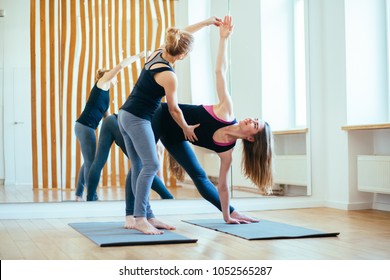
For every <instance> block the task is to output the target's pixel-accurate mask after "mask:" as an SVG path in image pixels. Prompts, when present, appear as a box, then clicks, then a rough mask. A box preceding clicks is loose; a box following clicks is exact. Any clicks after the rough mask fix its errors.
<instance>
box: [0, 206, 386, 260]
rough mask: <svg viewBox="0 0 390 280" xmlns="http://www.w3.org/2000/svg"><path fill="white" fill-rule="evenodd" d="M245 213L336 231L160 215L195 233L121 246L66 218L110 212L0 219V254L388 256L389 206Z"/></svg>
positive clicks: (58, 257)
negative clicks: (253, 237)
mask: <svg viewBox="0 0 390 280" xmlns="http://www.w3.org/2000/svg"><path fill="white" fill-rule="evenodd" d="M246 214H248V215H251V216H254V217H258V218H260V219H261V218H263V219H268V220H272V221H276V222H284V223H289V224H292V225H296V226H304V227H309V228H312V229H317V230H323V231H332V232H335V231H336V232H340V235H339V236H338V237H327V238H305V239H285V240H265V241H247V240H245V239H241V238H238V237H234V236H231V235H227V234H224V233H219V232H216V231H212V230H209V229H205V228H201V227H198V226H194V225H190V224H187V223H184V222H181V220H182V219H196V218H215V217H220V216H219V215H216V214H209V215H205V214H203V215H185V216H183V215H177V216H176V215H175V216H161V217H159V219H160V220H162V221H164V222H167V223H170V224H172V225H174V226H176V227H177V230H176V232H177V233H179V234H182V235H185V236H188V237H190V238H196V239H198V242H197V243H192V244H169V245H147V246H127V247H105V248H101V247H98V246H96V245H95V244H94V243H93V242H91V241H90V240H89V239H87V238H85V237H84V236H82V235H81V234H79V233H78V232H76V231H75V230H74V229H72V228H71V227H70V226H69V225H68V223H71V222H83V221H122V220H123V218H122V217H112V218H109V219H108V218H93V219H91V218H72V219H70V218H67V219H32V220H0V258H1V259H2V260H21V259H27V260H35V259H39V260H47V259H50V260H98V259H102V260H111V259H115V260H132V259H135V260H136V259H138V260H209V259H210V260H211V259H212V260H219V259H223V260H237V259H240V260H249V259H251V260H255V259H261V260H389V259H390V242H389V240H390V212H385V211H377V210H364V211H344V210H336V209H330V208H312V209H292V210H273V211H259V212H248V213H246Z"/></svg>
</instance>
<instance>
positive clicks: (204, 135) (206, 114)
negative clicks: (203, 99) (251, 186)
mask: <svg viewBox="0 0 390 280" xmlns="http://www.w3.org/2000/svg"><path fill="white" fill-rule="evenodd" d="M179 107H180V109H181V110H182V111H183V115H184V118H185V120H186V121H187V123H188V124H189V125H195V124H198V123H199V124H200V126H199V127H197V128H196V129H195V134H196V136H197V138H198V141H195V142H192V144H194V145H196V146H200V147H203V148H206V149H209V150H212V151H215V152H217V153H222V152H225V151H228V150H230V149H232V148H233V147H234V146H235V144H236V141H234V142H231V143H217V142H215V141H214V140H213V135H214V133H215V131H217V130H218V129H220V128H222V127H225V126H229V125H232V124H235V123H237V121H236V119H234V120H233V121H230V122H228V121H224V120H221V119H219V118H218V117H217V116H216V115H215V114H214V112H213V110H212V106H211V105H210V106H206V105H189V104H179ZM152 127H153V130H154V131H155V134H157V135H156V137H158V138H159V137H161V139H164V140H165V141H168V142H169V143H170V144H175V143H179V142H182V141H185V137H184V133H183V130H182V129H181V128H180V126H179V125H178V124H177V123H176V122H175V120H174V119H173V118H172V116H171V114H170V113H169V111H168V105H167V103H161V106H160V107H159V108H158V109H157V111H156V114H155V116H154V117H153V120H152Z"/></svg>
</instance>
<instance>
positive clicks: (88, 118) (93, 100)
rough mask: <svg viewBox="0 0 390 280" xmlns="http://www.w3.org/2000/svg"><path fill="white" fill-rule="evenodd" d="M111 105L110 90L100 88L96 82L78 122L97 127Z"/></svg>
mask: <svg viewBox="0 0 390 280" xmlns="http://www.w3.org/2000/svg"><path fill="white" fill-rule="evenodd" d="M109 106H110V92H109V90H103V89H101V88H98V87H97V85H96V84H95V85H94V86H93V88H92V89H91V93H90V94H89V97H88V100H87V103H86V104H85V107H84V110H83V112H82V113H81V115H80V117H79V118H78V119H77V120H76V122H79V123H81V124H83V125H86V126H88V127H90V128H93V129H96V128H97V127H98V125H99V123H100V121H101V119H102V118H103V116H104V113H105V112H106V111H107V110H108V107H109Z"/></svg>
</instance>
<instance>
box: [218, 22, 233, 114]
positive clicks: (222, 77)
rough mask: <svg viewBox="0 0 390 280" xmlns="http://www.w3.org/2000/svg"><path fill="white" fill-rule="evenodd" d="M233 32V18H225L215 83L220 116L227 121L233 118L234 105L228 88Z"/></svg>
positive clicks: (221, 30)
mask: <svg viewBox="0 0 390 280" xmlns="http://www.w3.org/2000/svg"><path fill="white" fill-rule="evenodd" d="M232 32H233V22H232V17H231V16H225V18H224V20H223V23H222V24H221V25H220V26H219V37H220V39H219V46H218V53H217V61H216V64H215V81H216V89H217V94H218V99H219V103H218V105H217V110H218V111H219V112H220V116H224V117H225V118H226V119H231V118H232V117H233V103H232V100H231V97H230V94H229V91H228V88H227V81H226V80H227V78H226V75H227V69H228V59H227V48H228V39H229V37H230V35H231V33H232Z"/></svg>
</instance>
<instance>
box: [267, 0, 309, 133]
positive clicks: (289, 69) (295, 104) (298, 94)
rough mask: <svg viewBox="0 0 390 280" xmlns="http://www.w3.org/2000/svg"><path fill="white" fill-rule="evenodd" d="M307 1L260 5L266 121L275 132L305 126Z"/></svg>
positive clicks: (279, 0)
mask: <svg viewBox="0 0 390 280" xmlns="http://www.w3.org/2000/svg"><path fill="white" fill-rule="evenodd" d="M305 25H306V21H305V1H304V0H277V1H275V0H264V1H262V2H261V80H262V82H261V85H262V90H261V91H262V111H263V116H262V117H263V118H264V119H267V120H269V121H270V122H272V125H273V129H274V130H275V129H288V128H296V127H304V126H306V59H305V57H306V48H305V45H306V40H305V37H306V32H305V29H306V28H305Z"/></svg>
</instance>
